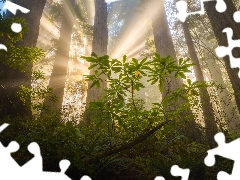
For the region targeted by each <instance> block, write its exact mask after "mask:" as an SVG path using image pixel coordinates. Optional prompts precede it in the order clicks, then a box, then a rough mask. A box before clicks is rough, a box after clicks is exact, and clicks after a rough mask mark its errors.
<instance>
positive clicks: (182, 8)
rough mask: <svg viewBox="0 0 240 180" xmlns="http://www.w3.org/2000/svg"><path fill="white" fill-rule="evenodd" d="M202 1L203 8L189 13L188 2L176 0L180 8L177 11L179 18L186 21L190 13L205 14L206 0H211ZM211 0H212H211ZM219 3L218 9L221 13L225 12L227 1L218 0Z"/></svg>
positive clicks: (217, 4) (177, 6)
mask: <svg viewBox="0 0 240 180" xmlns="http://www.w3.org/2000/svg"><path fill="white" fill-rule="evenodd" d="M200 1H201V10H200V11H196V12H190V13H188V12H187V9H188V8H187V3H186V2H185V1H182V0H181V1H178V2H176V8H177V10H178V13H177V18H178V19H179V20H180V21H181V22H185V21H186V18H187V17H188V16H190V15H194V14H200V15H203V14H204V3H203V2H204V1H209V0H200ZM210 1H211V0H210ZM216 1H217V3H216V6H215V8H216V10H217V11H218V12H219V13H223V12H225V11H226V9H227V5H226V3H225V2H224V0H216Z"/></svg>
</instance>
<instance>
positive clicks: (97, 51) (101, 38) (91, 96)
mask: <svg viewBox="0 0 240 180" xmlns="http://www.w3.org/2000/svg"><path fill="white" fill-rule="evenodd" d="M107 19H108V12H107V4H106V3H105V0H96V1H95V17H94V27H93V41H92V56H93V57H94V56H95V57H96V56H98V57H101V56H104V55H106V54H107V45H108V26H107ZM90 67H92V65H91V64H90ZM97 69H98V66H94V68H92V69H91V70H90V73H89V74H90V75H92V76H95V75H96V74H97V73H96V71H97ZM100 78H101V83H100V84H97V85H98V87H99V88H97V87H96V86H95V87H93V86H94V84H95V82H96V81H95V82H94V81H93V82H89V84H88V90H87V99H86V108H88V107H89V104H90V102H96V101H101V98H102V97H103V95H104V89H106V88H107V76H106V75H105V74H102V75H101V76H100ZM90 87H93V88H90ZM87 111H88V110H87ZM90 114H91V112H89V113H88V112H86V120H87V121H88V122H90V119H91V117H90Z"/></svg>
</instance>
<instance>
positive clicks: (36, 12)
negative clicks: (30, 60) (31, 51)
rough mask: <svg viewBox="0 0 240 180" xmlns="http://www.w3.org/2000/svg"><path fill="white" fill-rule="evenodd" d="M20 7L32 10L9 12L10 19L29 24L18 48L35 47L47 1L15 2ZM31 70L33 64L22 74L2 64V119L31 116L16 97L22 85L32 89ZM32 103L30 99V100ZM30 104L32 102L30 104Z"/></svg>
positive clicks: (0, 63)
mask: <svg viewBox="0 0 240 180" xmlns="http://www.w3.org/2000/svg"><path fill="white" fill-rule="evenodd" d="M12 2H13V3H16V4H18V5H20V6H23V7H25V8H27V9H29V10H30V12H29V13H27V14H23V13H22V12H20V11H18V12H17V13H16V15H13V14H11V13H10V12H7V15H8V17H22V18H24V19H25V20H26V22H27V28H28V32H27V33H26V34H24V36H23V41H19V42H18V43H17V45H18V46H25V47H35V46H36V43H37V39H38V35H39V26H40V19H41V17H42V13H43V9H44V6H45V3H46V0H13V1H12ZM31 68H32V64H30V65H29V67H27V71H25V72H20V71H19V70H18V69H13V68H10V67H9V66H6V65H4V64H2V62H0V73H1V74H0V76H1V84H2V86H1V87H0V94H1V102H0V103H1V107H2V108H1V110H0V112H1V113H0V114H1V117H4V116H11V117H14V116H18V115H21V116H24V115H28V116H31V110H30V108H26V107H25V106H24V104H23V102H22V101H21V100H20V99H19V98H18V97H16V93H17V92H18V91H19V90H20V89H19V86H20V85H25V86H26V87H28V88H31ZM29 101H30V99H29ZM28 103H30V102H28Z"/></svg>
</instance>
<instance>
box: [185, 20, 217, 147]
mask: <svg viewBox="0 0 240 180" xmlns="http://www.w3.org/2000/svg"><path fill="white" fill-rule="evenodd" d="M182 27H183V31H184V35H185V39H186V43H187V46H188V54H189V56H190V58H191V61H192V63H194V64H195V66H193V68H194V72H195V76H196V80H197V81H204V76H203V73H202V70H201V66H200V64H199V60H198V57H197V54H196V51H195V49H194V45H193V41H192V37H191V34H190V31H189V27H188V24H187V22H185V23H183V24H182ZM199 91H200V92H199V93H200V100H201V103H202V109H203V116H204V122H205V127H206V137H207V140H208V143H209V145H210V147H215V146H216V142H215V140H214V135H215V134H216V133H217V132H218V128H217V124H216V121H215V116H214V110H213V106H212V104H211V101H210V96H209V94H208V91H207V89H206V88H201V89H200V90H199Z"/></svg>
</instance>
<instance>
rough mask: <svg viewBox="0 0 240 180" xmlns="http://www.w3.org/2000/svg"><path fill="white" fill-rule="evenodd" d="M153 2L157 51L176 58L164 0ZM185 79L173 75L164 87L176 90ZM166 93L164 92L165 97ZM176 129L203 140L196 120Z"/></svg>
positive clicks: (194, 139)
mask: <svg viewBox="0 0 240 180" xmlns="http://www.w3.org/2000/svg"><path fill="white" fill-rule="evenodd" d="M153 1H154V3H153V4H152V5H153V7H152V12H153V14H152V28H153V34H154V42H155V46H156V51H157V53H158V54H160V56H161V57H166V56H168V55H170V56H171V57H173V58H174V59H175V60H176V63H177V58H176V53H175V50H174V45H173V41H172V37H171V34H170V29H169V26H168V21H167V16H166V12H165V8H164V0H153ZM182 84H183V81H182V79H181V78H177V79H175V78H174V76H173V75H172V76H171V78H169V79H168V80H167V82H166V85H165V87H164V89H167V90H175V89H176V88H178V87H181V86H182ZM164 95H165V93H163V97H164ZM180 101H181V102H179V103H178V104H177V105H176V107H173V108H171V110H175V109H177V108H178V107H179V105H180V104H182V103H184V102H183V100H180ZM168 109H169V108H168ZM186 115H190V116H191V115H192V111H191V110H190V109H188V112H186V114H182V118H185V117H186ZM176 129H177V130H179V131H181V133H183V134H184V135H185V136H186V137H188V138H189V139H190V140H192V141H198V142H202V139H203V138H202V134H201V132H200V130H199V129H198V128H197V125H196V122H195V120H190V121H189V122H187V123H186V125H185V126H184V127H183V128H181V129H180V128H179V127H178V125H177V124H176Z"/></svg>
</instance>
